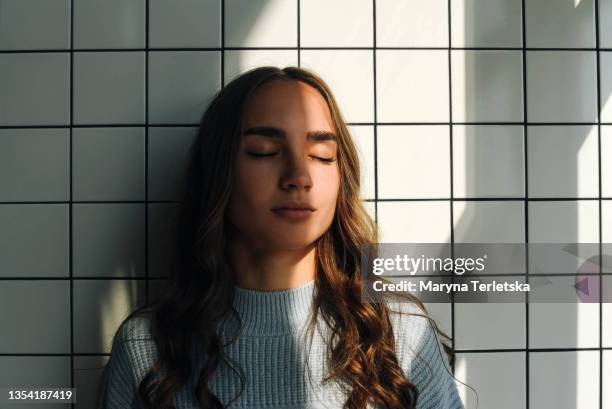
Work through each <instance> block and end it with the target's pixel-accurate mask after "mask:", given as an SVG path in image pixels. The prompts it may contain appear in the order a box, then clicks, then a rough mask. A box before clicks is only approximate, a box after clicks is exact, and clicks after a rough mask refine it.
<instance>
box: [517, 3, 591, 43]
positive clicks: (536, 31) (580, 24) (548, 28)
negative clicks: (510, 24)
mask: <svg viewBox="0 0 612 409" xmlns="http://www.w3.org/2000/svg"><path fill="white" fill-rule="evenodd" d="M525 24H526V31H527V47H543V48H555V47H558V48H593V47H595V7H594V0H580V1H562V2H559V1H557V0H525Z"/></svg>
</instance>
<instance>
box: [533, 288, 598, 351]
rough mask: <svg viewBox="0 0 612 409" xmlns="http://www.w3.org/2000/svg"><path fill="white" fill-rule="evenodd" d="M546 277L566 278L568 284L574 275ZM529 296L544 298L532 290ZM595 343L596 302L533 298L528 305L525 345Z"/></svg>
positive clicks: (586, 345)
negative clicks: (533, 301) (527, 336)
mask: <svg viewBox="0 0 612 409" xmlns="http://www.w3.org/2000/svg"><path fill="white" fill-rule="evenodd" d="M548 278H549V279H553V280H552V281H553V283H561V282H566V284H567V286H568V288H571V287H572V285H573V284H574V283H575V276H567V277H548ZM530 282H531V278H530ZM532 291H533V288H532ZM559 296H561V294H559ZM533 297H534V298H535V299H539V300H544V299H545V298H544V296H538V295H537V293H535V292H533ZM597 347H599V304H597V303H581V302H577V303H556V302H555V303H553V302H536V303H531V304H530V305H529V348H597Z"/></svg>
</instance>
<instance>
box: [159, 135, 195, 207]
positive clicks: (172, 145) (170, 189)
mask: <svg viewBox="0 0 612 409" xmlns="http://www.w3.org/2000/svg"><path fill="white" fill-rule="evenodd" d="M197 132H198V129H197V128H192V127H180V128H172V127H151V128H149V144H148V149H149V160H148V165H149V169H148V172H149V173H148V175H149V178H148V182H149V200H180V199H181V196H182V193H183V191H182V188H183V187H184V186H183V184H184V183H183V182H184V178H185V172H186V170H187V165H188V162H189V159H190V158H189V154H190V152H191V148H192V147H193V145H194V143H195V141H196V139H197Z"/></svg>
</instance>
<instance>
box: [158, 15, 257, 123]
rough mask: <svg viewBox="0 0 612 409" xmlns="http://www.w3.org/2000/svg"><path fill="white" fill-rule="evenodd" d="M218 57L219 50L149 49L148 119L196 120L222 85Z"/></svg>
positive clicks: (187, 121)
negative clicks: (157, 50)
mask: <svg viewBox="0 0 612 409" xmlns="http://www.w3.org/2000/svg"><path fill="white" fill-rule="evenodd" d="M249 4H250V3H249ZM220 58H221V53H220V52H218V51H159V52H150V53H149V122H150V123H157V124H159V123H162V124H163V123H186V124H189V123H199V122H200V118H201V117H202V115H203V114H204V111H205V110H206V108H207V105H208V103H209V102H210V100H211V99H212V97H213V96H214V94H215V93H216V92H217V91H219V90H220V89H221V63H220Z"/></svg>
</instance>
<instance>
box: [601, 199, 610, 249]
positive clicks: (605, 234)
mask: <svg viewBox="0 0 612 409" xmlns="http://www.w3.org/2000/svg"><path fill="white" fill-rule="evenodd" d="M601 242H602V243H608V244H609V243H612V200H602V201H601Z"/></svg>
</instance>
